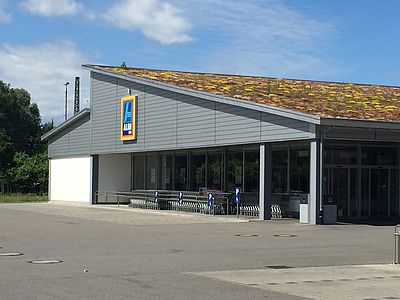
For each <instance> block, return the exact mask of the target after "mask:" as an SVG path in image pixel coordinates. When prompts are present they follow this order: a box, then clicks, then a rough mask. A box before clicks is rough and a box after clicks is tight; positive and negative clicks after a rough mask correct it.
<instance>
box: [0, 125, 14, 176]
mask: <svg viewBox="0 0 400 300" xmlns="http://www.w3.org/2000/svg"><path fill="white" fill-rule="evenodd" d="M14 153H15V149H14V145H13V143H12V142H11V139H10V137H9V136H8V135H7V133H6V131H5V129H4V128H0V177H3V178H6V177H7V176H6V175H7V170H8V169H9V168H10V167H11V166H12V161H13V157H14Z"/></svg>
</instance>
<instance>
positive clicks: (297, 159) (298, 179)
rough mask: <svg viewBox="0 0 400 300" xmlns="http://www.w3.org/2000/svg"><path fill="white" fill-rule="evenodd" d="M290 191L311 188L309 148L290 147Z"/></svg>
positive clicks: (302, 190)
mask: <svg viewBox="0 0 400 300" xmlns="http://www.w3.org/2000/svg"><path fill="white" fill-rule="evenodd" d="M289 174H290V191H291V192H299V193H308V192H309V190H310V153H309V150H308V149H290V170H289Z"/></svg>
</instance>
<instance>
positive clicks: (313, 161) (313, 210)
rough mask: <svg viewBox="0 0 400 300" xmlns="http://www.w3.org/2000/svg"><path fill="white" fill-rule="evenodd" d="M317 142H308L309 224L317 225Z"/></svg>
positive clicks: (318, 183)
mask: <svg viewBox="0 0 400 300" xmlns="http://www.w3.org/2000/svg"><path fill="white" fill-rule="evenodd" d="M318 146H319V141H318V140H313V141H311V142H310V202H309V204H308V205H309V207H308V208H309V214H308V215H309V223H310V224H314V225H315V224H317V221H318V212H319V192H320V191H319V185H320V182H319V181H320V180H319V179H320V178H319V147H318Z"/></svg>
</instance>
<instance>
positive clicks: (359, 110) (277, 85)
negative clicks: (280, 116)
mask: <svg viewBox="0 0 400 300" xmlns="http://www.w3.org/2000/svg"><path fill="white" fill-rule="evenodd" d="M96 67H98V68H100V69H103V70H108V71H113V72H119V73H124V74H126V75H131V76H136V77H141V78H146V79H151V80H155V81H159V82H163V83H167V84H171V85H175V86H179V87H184V88H189V89H193V90H197V91H202V92H207V93H210V94H216V95H223V96H227V97H232V98H236V99H241V100H246V101H251V102H256V103H260V104H265V105H269V106H274V107H279V108H285V109H290V110H295V111H299V112H303V113H307V114H311V115H316V116H320V117H325V118H344V119H361V120H386V121H400V87H390V86H380V85H366V84H352V83H336V82H321V81H311V80H295V79H282V78H269V77H252V76H238V75H220V74H205V73H189V72H177V71H161V70H149V69H136V68H121V67H102V66H96Z"/></svg>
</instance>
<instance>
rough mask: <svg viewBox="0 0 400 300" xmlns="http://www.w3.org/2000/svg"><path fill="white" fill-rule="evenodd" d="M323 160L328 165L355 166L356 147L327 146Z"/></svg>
mask: <svg viewBox="0 0 400 300" xmlns="http://www.w3.org/2000/svg"><path fill="white" fill-rule="evenodd" d="M324 158H325V164H328V165H354V164H357V147H352V146H339V145H337V146H336V145H335V146H333V145H327V146H326V149H325V152H324Z"/></svg>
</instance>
